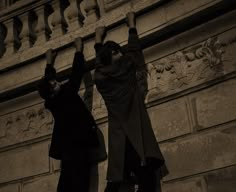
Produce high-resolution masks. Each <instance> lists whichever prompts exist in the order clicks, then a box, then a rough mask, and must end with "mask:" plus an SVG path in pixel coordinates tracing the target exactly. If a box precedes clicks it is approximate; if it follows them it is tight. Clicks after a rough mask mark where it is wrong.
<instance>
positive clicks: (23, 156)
mask: <svg viewBox="0 0 236 192" xmlns="http://www.w3.org/2000/svg"><path fill="white" fill-rule="evenodd" d="M0 164H1V165H4V166H1V167H0V183H4V182H7V181H12V180H16V179H21V178H25V177H29V176H34V175H38V174H42V173H47V172H49V159H48V143H47V142H44V143H39V144H35V145H31V146H27V147H24V148H18V149H14V150H9V151H6V152H2V153H1V154H0Z"/></svg>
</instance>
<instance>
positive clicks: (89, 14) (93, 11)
mask: <svg viewBox="0 0 236 192" xmlns="http://www.w3.org/2000/svg"><path fill="white" fill-rule="evenodd" d="M84 9H85V11H86V18H85V21H84V24H85V25H88V24H91V23H95V22H96V21H97V20H98V18H99V15H98V4H97V1H96V0H85V1H84Z"/></svg>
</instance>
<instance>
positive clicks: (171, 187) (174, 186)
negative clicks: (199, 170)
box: [162, 177, 206, 192]
mask: <svg viewBox="0 0 236 192" xmlns="http://www.w3.org/2000/svg"><path fill="white" fill-rule="evenodd" d="M162 190H163V192H174V191H178V192H206V182H205V180H204V179H203V178H201V177H199V178H194V179H187V180H184V181H180V182H173V183H168V184H163V185H162Z"/></svg>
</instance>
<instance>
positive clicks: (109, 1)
mask: <svg viewBox="0 0 236 192" xmlns="http://www.w3.org/2000/svg"><path fill="white" fill-rule="evenodd" d="M48 2H49V1H47V0H42V1H37V2H36V1H34V0H28V1H17V2H16V3H15V4H13V5H12V6H9V7H7V8H6V10H3V11H1V12H0V22H1V25H0V26H1V27H2V31H1V32H3V33H1V38H0V40H2V41H3V42H5V43H4V45H5V46H4V47H2V48H1V50H3V53H2V57H1V58H0V63H1V64H0V74H1V75H0V100H1V103H0V191H1V192H51V191H52V192H54V191H56V185H57V181H58V177H59V169H60V162H59V161H56V160H53V159H50V158H49V157H48V149H49V144H50V138H51V133H52V127H53V118H52V116H51V114H50V113H49V112H48V111H47V110H45V109H44V106H43V101H42V100H41V99H40V98H39V96H38V94H37V91H36V87H35V85H36V84H37V82H38V80H39V79H40V78H41V76H42V75H43V71H44V67H45V62H46V60H45V57H44V55H43V54H44V52H45V50H46V49H48V47H53V48H55V49H57V50H58V56H57V59H56V68H57V70H58V71H59V74H60V76H61V78H62V79H66V77H67V74H68V69H69V68H70V67H71V62H72V59H73V54H74V51H75V50H74V48H73V46H72V44H71V42H72V41H73V39H74V38H75V37H77V36H82V37H84V39H85V50H84V51H85V57H86V59H87V60H88V61H89V63H92V62H93V60H94V50H93V44H94V29H95V27H96V26H99V25H106V26H108V28H109V31H108V35H107V39H106V40H109V39H113V40H115V41H117V42H119V43H120V44H121V45H122V46H123V45H126V44H127V27H126V26H125V23H124V22H125V20H124V18H125V14H126V13H127V12H128V11H130V10H133V11H136V12H137V15H138V16H137V28H138V31H139V35H140V37H141V41H142V46H143V48H144V54H145V61H146V65H147V69H148V79H147V80H148V93H147V96H146V104H147V109H148V112H149V115H150V118H151V122H152V125H153V129H154V132H155V135H156V137H157V139H158V141H159V143H160V147H161V150H162V152H163V154H164V156H165V159H166V163H167V166H168V168H169V171H170V174H169V175H168V176H167V177H165V178H164V179H163V181H162V188H163V191H164V192H174V191H178V192H189V191H193V192H234V191H235V188H236V150H235V146H236V100H235V95H236V79H235V77H236V73H235V71H236V55H235V52H236V21H235V18H236V10H235V8H236V5H235V3H234V2H233V1H228V0H199V1H192V0H169V1H164V0H162V1H161V0H130V1H129V0H128V1H124V0H117V1H115V0H98V1H97V2H96V1H92V0H91V1H90V0H89V1H86V2H85V1H83V3H82V4H81V14H82V15H83V16H84V17H85V20H83V22H82V23H81V26H80V27H79V26H78V25H76V26H75V25H74V24H73V22H75V20H76V19H78V18H77V17H75V20H73V19H72V20H73V21H72V20H68V17H66V16H65V18H67V19H66V21H67V24H68V27H67V32H66V33H62V28H60V27H61V24H62V23H61V20H60V21H57V22H56V23H57V24H54V26H52V25H51V21H52V20H53V14H55V12H56V11H57V10H58V9H57V6H58V4H57V3H58V2H59V1H58V2H57V1H53V2H52V7H54V12H52V11H51V12H50V11H49V13H50V14H49V17H48V18H47V19H48V23H49V26H50V27H51V31H52V32H51V35H50V37H48V38H43V37H44V36H42V33H36V34H37V38H36V40H34V43H33V44H30V43H29V42H30V41H31V40H30V38H29V39H28V35H27V34H28V33H23V34H25V35H23V36H24V37H26V38H25V39H24V38H22V35H21V38H20V41H21V43H20V47H18V48H17V49H16V48H15V47H14V46H13V47H14V49H13V47H12V44H11V43H12V41H10V40H9V39H11V38H10V37H11V36H10V35H11V34H9V32H10V30H11V29H12V28H11V27H10V26H11V25H8V24H9V23H10V22H11V18H12V17H13V16H14V15H17V16H18V15H20V14H21V12H22V13H23V12H25V13H26V12H28V11H29V10H30V9H31V8H32V7H33V9H34V10H39V9H41V7H42V5H43V6H45V3H46V5H47V6H48V4H47V3H48ZM68 2H69V3H70V5H73V3H75V2H76V1H73V0H71V1H68ZM50 3H51V2H50ZM36 4H37V6H36ZM29 5H30V6H29ZM32 5H35V6H32ZM70 5H69V4H68V5H65V6H66V8H65V12H64V15H67V14H68V10H71V9H72V6H70ZM18 6H19V7H20V8H21V9H22V10H23V11H19V10H20V8H17V7H18ZM29 7H31V8H29ZM95 9H98V10H99V11H100V14H97V13H96V12H94V10H95ZM7 10H8V11H7ZM41 10H42V9H41ZM43 10H44V9H43ZM66 10H67V11H66ZM31 11H32V10H31ZM75 12H76V11H75ZM36 13H39V12H36ZM59 13H61V12H57V14H59ZM76 13H77V12H76ZM40 14H43V16H45V14H44V13H43V12H40V13H39V14H38V16H42V15H40ZM50 15H51V16H50ZM59 15H60V14H59ZM19 18H21V17H19ZM38 18H40V17H38ZM45 18H46V17H45ZM72 18H74V16H73V17H72ZM21 21H24V22H26V21H25V20H24V19H23V20H21ZM38 21H39V20H38ZM24 22H22V23H23V26H24ZM54 22H55V21H54ZM55 26H56V27H55ZM73 27H75V28H73ZM23 28H24V27H23ZM39 28H40V27H39ZM6 29H8V30H6ZM40 29H42V28H40ZM25 30H26V29H25ZM26 31H27V30H26ZM41 32H43V33H44V32H45V30H44V29H43V30H41ZM21 34H22V32H21ZM12 37H14V38H16V36H12ZM14 38H13V39H14ZM10 42H11V43H10ZM14 42H15V41H14ZM2 45H3V44H2ZM91 78H92V73H91V74H87V76H86V77H85V79H84V85H83V86H82V88H81V90H80V94H81V96H82V97H84V99H85V101H86V102H87V103H88V106H91V108H92V112H93V114H94V116H95V118H96V120H97V123H98V125H99V127H100V128H101V130H102V131H103V133H104V136H105V138H107V131H108V130H107V112H106V107H105V104H104V101H103V100H102V98H101V96H100V95H99V93H98V92H97V90H96V87H95V86H93V83H92V81H91ZM106 142H107V139H106ZM106 167H107V162H103V163H101V164H99V165H98V168H97V167H93V170H92V173H93V178H92V182H93V184H92V189H91V191H93V192H94V191H98V192H102V191H103V190H104V186H105V183H106V181H105V177H106ZM97 169H98V172H97ZM97 184H99V185H97Z"/></svg>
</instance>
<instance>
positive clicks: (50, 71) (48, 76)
mask: <svg viewBox="0 0 236 192" xmlns="http://www.w3.org/2000/svg"><path fill="white" fill-rule="evenodd" d="M56 55H57V53H56V51H54V50H53V49H48V50H47V52H46V60H47V65H46V68H45V72H44V78H45V80H47V81H49V80H53V79H56V70H55V68H54V64H55V58H56Z"/></svg>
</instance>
